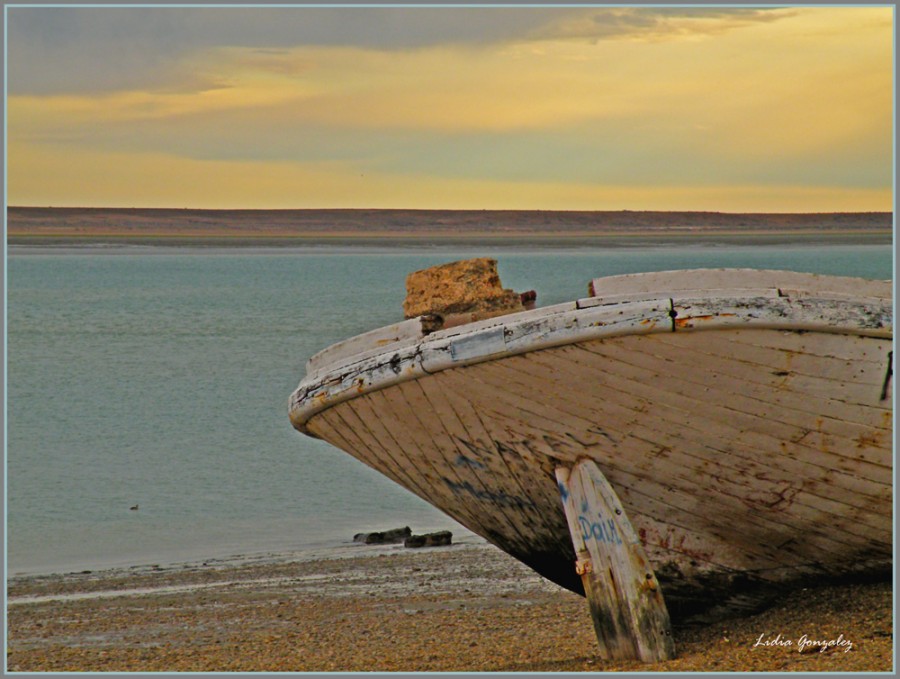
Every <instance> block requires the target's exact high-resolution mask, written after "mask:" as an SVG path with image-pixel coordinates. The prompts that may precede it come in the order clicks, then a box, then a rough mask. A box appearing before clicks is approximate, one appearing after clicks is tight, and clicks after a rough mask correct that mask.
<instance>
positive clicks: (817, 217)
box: [7, 207, 893, 247]
mask: <svg viewBox="0 0 900 679" xmlns="http://www.w3.org/2000/svg"><path fill="white" fill-rule="evenodd" d="M892 238H893V214H892V213H889V212H878V213H821V214H737V213H718V212H630V211H618V212H561V211H515V210H172V209H114V208H36V207H10V208H8V211H7V243H8V244H10V245H31V246H41V245H87V244H107V243H108V244H134V245H158V246H185V245H188V246H189V245H197V246H207V245H211V246H242V247H247V246H263V247H284V246H306V245H320V244H321V245H338V244H341V245H363V246H365V245H407V244H408V245H411V246H416V245H423V244H447V245H460V244H472V245H479V246H480V245H496V244H507V243H509V242H510V241H512V242H513V243H514V244H517V245H526V246H527V245H534V246H542V245H548V244H557V245H565V246H579V245H602V246H616V245H642V244H646V243H649V242H661V243H673V242H674V243H679V244H685V243H688V242H697V243H707V242H725V243H738V242H741V241H747V242H753V243H754V244H759V243H761V242H771V243H773V244H779V243H812V242H817V241H820V242H842V243H848V242H857V241H860V240H861V241H865V242H869V243H871V242H880V243H890V242H892Z"/></svg>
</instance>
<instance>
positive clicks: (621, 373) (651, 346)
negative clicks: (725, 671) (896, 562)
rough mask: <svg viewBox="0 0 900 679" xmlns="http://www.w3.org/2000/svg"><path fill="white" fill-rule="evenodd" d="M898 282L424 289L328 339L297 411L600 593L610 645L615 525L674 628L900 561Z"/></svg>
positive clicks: (357, 452)
mask: <svg viewBox="0 0 900 679" xmlns="http://www.w3.org/2000/svg"><path fill="white" fill-rule="evenodd" d="M892 297H893V295H892V283H891V281H875V280H866V279H861V278H850V277H840V276H827V275H815V274H809V273H800V272H790V271H770V270H755V269H696V270H680V271H663V272H650V273H635V274H626V275H617V276H607V277H600V278H596V279H593V280H592V281H591V282H590V284H589V288H588V296H587V297H583V298H578V299H575V300H573V301H571V302H567V303H563V304H554V305H551V306H547V307H538V308H533V309H528V308H525V309H524V310H518V311H514V312H512V313H499V312H496V311H494V312H491V313H489V314H483V316H485V317H480V318H479V317H478V314H468V315H467V314H466V313H445V314H441V313H424V314H420V315H418V316H416V317H412V318H408V319H406V320H404V321H402V322H398V323H396V324H393V325H390V326H387V327H385V328H380V329H377V330H373V331H371V332H368V333H365V334H363V335H360V336H358V337H354V338H350V339H347V340H345V341H343V342H339V343H337V344H335V345H333V346H331V347H328V348H326V349H325V350H323V351H321V352H320V353H319V354H316V355H315V356H313V357H312V358H311V359H310V360H309V361H308V364H307V375H306V377H305V378H304V379H303V380H302V382H301V383H300V385H299V387H298V388H297V390H296V391H295V392H294V393H293V394H292V396H291V398H290V408H289V410H290V419H291V422H292V424H293V426H294V427H295V428H296V429H297V430H299V431H300V432H303V433H304V434H307V435H309V436H313V437H316V438H319V439H323V440H325V441H327V442H328V443H330V444H331V445H333V446H336V447H337V448H340V449H341V450H343V451H346V452H347V453H349V454H350V455H352V456H354V457H355V458H357V459H358V460H360V461H361V462H363V463H365V464H366V465H368V466H370V467H372V468H374V469H376V470H377V471H379V472H380V473H382V474H384V475H385V476H387V477H388V478H390V479H392V480H393V481H395V482H396V483H398V484H399V485H401V486H403V487H404V488H406V489H408V490H409V491H411V492H413V493H415V494H416V495H418V496H419V497H421V498H422V499H424V500H426V501H427V502H429V503H431V504H433V505H434V506H436V507H437V508H439V509H440V510H442V511H443V512H445V513H446V514H447V515H449V516H450V517H452V518H453V519H454V520H456V521H457V522H458V523H460V524H462V525H463V526H465V527H466V528H468V529H469V530H471V531H473V532H474V533H477V534H478V535H481V536H483V537H484V538H485V539H486V540H487V541H488V542H490V543H492V544H493V545H496V546H497V547H499V548H500V549H502V550H503V551H505V552H507V553H508V554H510V555H512V556H513V557H515V558H516V559H518V560H519V561H521V562H523V563H525V564H526V565H528V566H529V567H531V568H532V569H534V570H535V571H537V572H538V573H540V574H541V575H543V576H544V577H546V578H548V579H549V580H551V581H553V582H555V583H557V584H559V585H561V586H562V587H564V588H567V589H569V590H571V591H573V592H577V593H579V594H586V595H587V596H588V599H589V601H590V604H591V613H592V615H593V617H594V624H595V628H596V629H597V633H598V639H599V640H600V642H601V647H604V648H606V647H610V648H612V647H613V646H615V643H613V642H610V641H609V639H607V640H606V641H605V642H604V639H603V638H602V637H603V635H604V633H605V632H604V630H607V631H608V628H609V627H611V626H612V627H615V626H616V624H619V623H621V622H622V618H623V617H625V618H627V617H628V615H631V616H632V617H634V616H635V615H638V618H640V615H643V614H635V613H634V611H633V610H631V612H630V613H629V609H628V606H627V605H626V603H627V602H623V601H622V600H621V598H622V597H625V598H626V599H628V598H630V597H632V596H639V595H635V594H627V593H626V594H622V592H621V591H619V595H618V598H617V595H616V593H615V591H614V588H615V587H617V586H618V587H621V583H619V584H617V583H616V578H617V577H618V578H619V579H620V580H621V579H622V578H623V577H625V576H623V575H622V574H623V573H629V571H628V570H627V569H628V568H629V567H628V566H627V565H624V566H623V565H622V564H621V563H619V562H616V561H615V558H618V557H615V555H613V557H615V558H613V557H609V554H610V553H611V552H610V553H607V552H603V550H609V549H612V548H615V547H616V546H617V545H621V544H623V543H624V544H625V545H626V547H627V548H628V550H630V551H629V558H631V562H632V565H634V564H637V565H636V566H634V567H635V568H636V570H635V573H637V575H636V576H635V577H637V578H638V579H641V578H644V577H646V580H647V582H646V583H643V582H640V583H638V582H637V581H636V585H635V586H636V587H637V589H636V590H635V591H638V590H641V591H643V592H644V594H646V593H647V592H649V593H650V595H651V596H652V597H653V598H654V600H653V602H651V603H650V604H646V603H645V604H641V605H643V606H644V609H646V607H647V606H648V605H649V606H651V607H655V609H656V611H657V612H656V613H653V614H652V615H651V617H653V615H655V616H656V617H655V618H654V620H655V621H656V622H654V623H653V624H654V625H656V627H655V632H653V634H657V635H658V636H659V637H660V638H662V637H666V636H669V635H670V628H669V624H670V623H669V620H668V618H667V617H666V616H667V615H668V616H671V619H672V620H689V619H708V620H711V619H715V617H716V616H719V617H721V616H722V615H729V614H735V613H736V612H741V611H750V610H757V608H758V606H759V603H760V602H761V601H763V600H766V599H769V600H770V599H771V597H772V596H775V595H777V593H779V592H784V591H785V590H786V589H790V588H794V587H800V586H806V584H808V583H821V582H823V581H824V580H831V579H834V578H859V577H866V578H869V577H889V576H890V573H891V571H892V535H893V530H892V528H893V527H892V502H893V496H892V489H893V486H892V483H893V467H892V439H893V436H892V433H893V405H892V404H893V395H892V374H893V365H892V360H893V353H892V341H893V313H892ZM472 319H474V320H472ZM576 475H578V476H579V478H580V479H581V481H579V483H580V485H578V484H576V485H578V489H579V493H580V497H579V499H578V500H577V501H574V500H572V499H571V497H570V495H572V493H573V490H572V488H571V487H570V486H568V485H567V483H569V480H570V477H571V479H574V478H575V476H576ZM573 502H577V503H579V504H580V507H579V506H576V505H573V504H572V503H573ZM597 503H599V504H597ZM589 505H590V506H589ZM598 507H599V509H598ZM588 510H590V511H588ZM595 510H596V511H595ZM579 511H581V514H579ZM585 517H587V518H585ZM591 517H594V518H593V519H592V518H591ZM598 517H599V518H598ZM589 540H593V541H594V543H597V544H595V545H594V547H591V546H590V545H588V544H587V542H588V541H589ZM597 545H599V547H597ZM588 547H590V549H588ZM597 549H600V550H601V551H600V552H599V553H598V552H597V551H596V550H597ZM589 552H590V553H589ZM608 557H609V558H608ZM610 558H612V561H610V560H609V559H610ZM591 560H593V562H594V566H593V568H592V566H591ZM598 560H605V561H604V562H603V563H604V565H603V566H602V567H598V566H597V562H598ZM617 563H619V565H618V566H617V565H616V564H617ZM643 571H646V576H644V575H643ZM592 572H593V575H592ZM598 572H602V573H601V574H602V575H603V576H604V577H606V578H607V580H610V578H611V583H612V584H610V583H609V582H607V584H606V585H604V586H605V587H607V589H608V590H609V588H610V587H612V588H613V590H609V591H606V592H605V593H598V592H599V591H598V590H597V587H598V585H597V583H596V582H591V581H590V578H591V577H594V578H595V579H596V577H599V576H598V575H597V573H598ZM628 577H631V575H628ZM610 592H612V594H611V593H610ZM640 596H643V595H640ZM639 607H640V606H639ZM645 612H646V611H645ZM704 616H706V617H704ZM645 617H646V616H645ZM638 618H636V619H635V620H636V622H634V624H633V625H632V627H635V628H641V626H642V625H643V627H644V628H646V627H647V625H648V623H647V622H646V619H644V618H640V619H638ZM622 624H625V623H622ZM641 634H642V633H640V632H638V633H637V636H638V637H640V636H641ZM648 634H649V633H648V632H646V629H645V630H644V633H643V635H644V636H645V637H646V636H647V635H648ZM613 636H615V634H614V635H613ZM650 636H652V634H650ZM657 641H658V639H657ZM635 644H636V645H638V646H639V645H640V644H639V643H638V642H635ZM666 644H668V646H666V648H665V649H664V650H663V651H662V653H661V654H656V655H654V654H653V653H650V654H649V655H647V654H644V653H641V652H639V651H635V650H634V648H632V649H631V651H629V652H626V656H628V653H630V654H631V657H640V658H644V659H646V658H647V657H649V658H651V659H660V658H665V657H672V655H673V653H674V651H673V649H672V647H671V643H670V642H664V643H663V645H666ZM633 646H634V644H633ZM610 654H611V655H610V657H617V656H616V654H615V649H614V648H613V649H612V650H611V651H610Z"/></svg>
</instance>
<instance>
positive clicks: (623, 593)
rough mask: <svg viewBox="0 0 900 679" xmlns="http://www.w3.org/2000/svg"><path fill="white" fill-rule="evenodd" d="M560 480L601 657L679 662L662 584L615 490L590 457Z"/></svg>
mask: <svg viewBox="0 0 900 679" xmlns="http://www.w3.org/2000/svg"><path fill="white" fill-rule="evenodd" d="M556 478H557V480H558V482H559V488H560V493H561V494H562V500H563V506H564V507H565V513H566V518H567V520H568V524H569V532H570V534H571V536H572V543H573V545H574V547H575V554H576V557H577V559H578V561H577V568H578V570H579V573H580V574H581V576H582V581H583V582H584V589H585V593H586V594H587V598H588V604H589V606H590V610H591V617H592V618H593V621H594V630H595V631H596V633H597V640H598V641H599V643H600V650H601V655H602V656H603V657H604V658H607V659H614V660H624V659H638V660H641V661H643V662H659V661H661V660H668V659H671V658H674V657H675V642H674V639H673V637H672V625H671V622H670V621H669V612H668V610H667V609H666V604H665V600H664V599H663V594H662V591H661V589H660V586H659V582H658V581H657V579H656V575H655V573H654V572H653V568H652V566H651V565H650V561H649V559H647V555H646V554H645V553H644V550H643V548H642V547H641V542H640V539H639V538H638V536H637V534H636V533H635V531H634V529H633V528H632V526H631V522H630V521H629V520H628V516H627V514H626V513H625V509H624V508H623V506H622V503H621V502H620V501H619V498H618V497H617V496H616V493H615V491H614V490H613V488H612V486H611V485H610V484H609V482H608V481H607V480H606V478H605V477H604V476H603V473H602V472H601V471H600V469H599V468H598V467H597V465H596V463H594V462H593V461H592V460H588V459H585V460H581V461H579V462H577V463H576V464H575V466H574V467H572V468H571V469H569V468H566V467H559V468H557V471H556Z"/></svg>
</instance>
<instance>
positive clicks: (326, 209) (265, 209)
mask: <svg viewBox="0 0 900 679" xmlns="http://www.w3.org/2000/svg"><path fill="white" fill-rule="evenodd" d="M6 209H7V210H108V211H119V212H126V211H143V212H148V211H153V210H157V211H167V212H170V211H177V212H531V213H560V214H568V213H572V214H574V213H578V214H702V215H892V214H893V213H894V211H893V210H831V211H818V212H816V211H811V212H805V211H751V212H741V211H727V210H634V209H628V208H621V209H616V210H609V209H607V210H584V209H582V210H578V209H547V208H405V207H349V208H348V207H277V208H275V207H272V208H269V207H250V208H248V207H239V208H231V207H213V208H210V207H110V206H89V205H69V206H61V205H43V206H42V205H7V206H6Z"/></svg>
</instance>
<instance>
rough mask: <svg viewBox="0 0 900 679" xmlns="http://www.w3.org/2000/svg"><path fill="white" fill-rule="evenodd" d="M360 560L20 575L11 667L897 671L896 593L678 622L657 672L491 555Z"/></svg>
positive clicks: (471, 551) (570, 603) (382, 554)
mask: <svg viewBox="0 0 900 679" xmlns="http://www.w3.org/2000/svg"><path fill="white" fill-rule="evenodd" d="M358 554H359V556H356V555H355V554H354V555H352V556H350V557H348V558H339V559H327V560H315V561H290V560H286V561H266V562H258V563H252V562H251V563H243V564H215V563H211V564H184V565H179V566H173V567H165V568H163V567H158V566H156V567H154V566H148V567H143V568H133V569H129V570H117V571H102V572H101V571H97V572H85V573H77V574H69V575H55V576H30V577H19V578H14V579H12V580H10V582H9V586H8V596H9V609H8V610H9V620H8V629H9V641H8V649H7V663H8V669H9V670H11V671H207V672H209V671H263V672H269V671H272V672H274V671H308V672H314V671H403V672H424V671H428V672H438V671H478V672H537V671H545V672H547V671H549V672H557V671H559V672H587V671H590V672H596V671H607V670H614V671H723V672H730V671H803V672H822V671H848V672H849V671H890V670H891V667H892V656H893V641H892V629H893V620H892V610H893V608H892V594H891V585H890V583H889V582H882V583H868V584H844V585H840V586H827V587H821V588H815V587H810V588H806V589H799V590H797V591H795V592H793V593H791V594H790V595H789V596H787V597H785V598H783V599H781V600H780V602H779V603H778V604H777V605H776V606H774V607H773V608H770V609H768V610H766V611H763V612H761V613H758V614H756V615H753V616H750V617H746V618H742V619H737V620H729V621H725V622H719V623H714V624H709V625H696V626H684V625H682V626H676V628H675V638H676V644H677V649H678V658H677V659H675V660H672V661H668V662H664V663H660V664H656V665H653V666H647V665H642V664H640V663H634V662H627V663H623V662H606V661H604V660H603V659H602V658H601V657H600V656H599V653H598V648H597V644H596V640H595V637H594V632H593V628H592V624H591V620H590V617H589V615H588V611H587V604H586V602H585V600H584V599H582V598H581V597H579V596H576V595H574V594H572V593H570V592H568V591H566V590H563V589H561V588H559V587H557V586H556V585H554V584H552V583H549V582H548V581H546V580H544V579H542V578H541V577H539V576H537V575H536V574H534V573H533V572H532V571H530V570H529V569H527V568H525V567H524V566H522V565H521V564H519V563H518V562H517V561H515V560H513V559H512V558H511V557H509V556H507V555H505V554H504V553H502V552H500V551H499V550H497V549H495V548H493V547H491V546H488V545H484V546H471V545H454V546H452V547H449V548H434V549H422V550H409V549H403V548H402V547H398V548H396V549H389V550H385V549H383V548H382V549H381V550H377V551H375V550H371V549H369V548H367V547H364V546H361V547H360V549H359V552H358ZM766 642H769V643H768V644H767V643H766ZM809 642H817V643H809ZM821 643H826V644H827V645H825V646H822V645H821ZM823 649H824V650H823Z"/></svg>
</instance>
